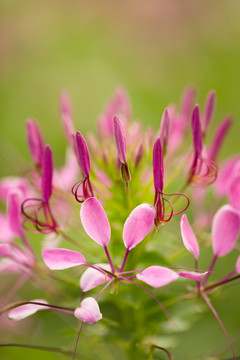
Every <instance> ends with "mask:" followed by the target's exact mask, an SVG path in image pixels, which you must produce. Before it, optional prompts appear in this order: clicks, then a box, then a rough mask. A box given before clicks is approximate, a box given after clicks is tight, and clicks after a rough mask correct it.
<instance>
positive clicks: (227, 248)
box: [212, 205, 240, 256]
mask: <svg viewBox="0 0 240 360" xmlns="http://www.w3.org/2000/svg"><path fill="white" fill-rule="evenodd" d="M239 232H240V216H239V214H238V212H237V211H236V210H235V209H234V208H233V207H232V206H230V205H224V206H222V207H221V208H220V209H219V210H218V212H217V213H216V214H215V216H214V218H213V223H212V244H213V252H214V254H215V255H216V256H224V255H226V254H228V253H229V252H231V251H232V249H233V248H234V246H235V243H236V241H237V239H238V236H239Z"/></svg>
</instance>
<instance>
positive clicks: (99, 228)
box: [80, 197, 111, 246]
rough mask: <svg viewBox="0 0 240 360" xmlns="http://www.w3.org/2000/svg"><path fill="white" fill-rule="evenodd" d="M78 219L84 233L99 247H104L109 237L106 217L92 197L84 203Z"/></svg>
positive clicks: (98, 203)
mask: <svg viewBox="0 0 240 360" xmlns="http://www.w3.org/2000/svg"><path fill="white" fill-rule="evenodd" d="M80 218H81V221H82V225H83V227H84V230H85V231H86V233H87V234H88V235H89V236H90V238H92V239H93V240H94V241H96V242H97V243H98V244H99V245H102V246H106V245H107V244H108V243H109V240H110V237H111V228H110V224H109V221H108V218H107V215H106V213H105V211H104V209H103V207H102V205H101V204H100V202H99V201H98V200H97V199H96V198H94V197H92V198H89V199H87V200H85V201H84V203H83V204H82V207H81V210H80Z"/></svg>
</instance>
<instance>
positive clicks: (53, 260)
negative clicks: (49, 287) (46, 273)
mask: <svg viewBox="0 0 240 360" xmlns="http://www.w3.org/2000/svg"><path fill="white" fill-rule="evenodd" d="M42 258H43V261H44V262H45V264H46V265H47V266H48V267H49V269H51V270H64V269H68V268H71V267H73V266H78V265H83V264H85V263H86V260H85V258H84V256H83V255H82V254H80V253H79V252H77V251H72V250H68V249H45V250H43V251H42Z"/></svg>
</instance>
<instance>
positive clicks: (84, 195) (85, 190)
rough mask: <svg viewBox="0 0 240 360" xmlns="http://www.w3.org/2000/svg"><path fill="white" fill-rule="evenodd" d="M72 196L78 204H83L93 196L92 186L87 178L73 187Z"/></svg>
mask: <svg viewBox="0 0 240 360" xmlns="http://www.w3.org/2000/svg"><path fill="white" fill-rule="evenodd" d="M79 189H80V190H79ZM72 194H73V195H74V197H75V199H76V201H77V202H79V203H83V202H84V201H85V200H86V199H88V198H89V197H93V196H94V194H93V190H92V185H91V182H90V179H89V177H88V176H87V177H84V178H83V179H82V180H80V181H78V182H77V183H76V184H74V185H73V187H72Z"/></svg>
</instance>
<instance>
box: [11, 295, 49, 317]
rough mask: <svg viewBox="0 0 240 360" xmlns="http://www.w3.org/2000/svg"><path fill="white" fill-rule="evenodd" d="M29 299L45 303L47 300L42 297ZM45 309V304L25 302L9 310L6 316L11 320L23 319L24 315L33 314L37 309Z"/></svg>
mask: <svg viewBox="0 0 240 360" xmlns="http://www.w3.org/2000/svg"><path fill="white" fill-rule="evenodd" d="M31 301H34V302H40V303H43V304H47V301H45V300H42V299H35V300H31ZM46 309H48V307H46V306H41V305H35V304H25V305H21V306H18V307H16V308H15V309H13V310H11V311H9V313H8V317H9V319H11V320H16V321H18V320H22V319H25V318H26V317H28V316H30V315H33V314H35V313H36V312H37V311H39V310H46Z"/></svg>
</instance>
